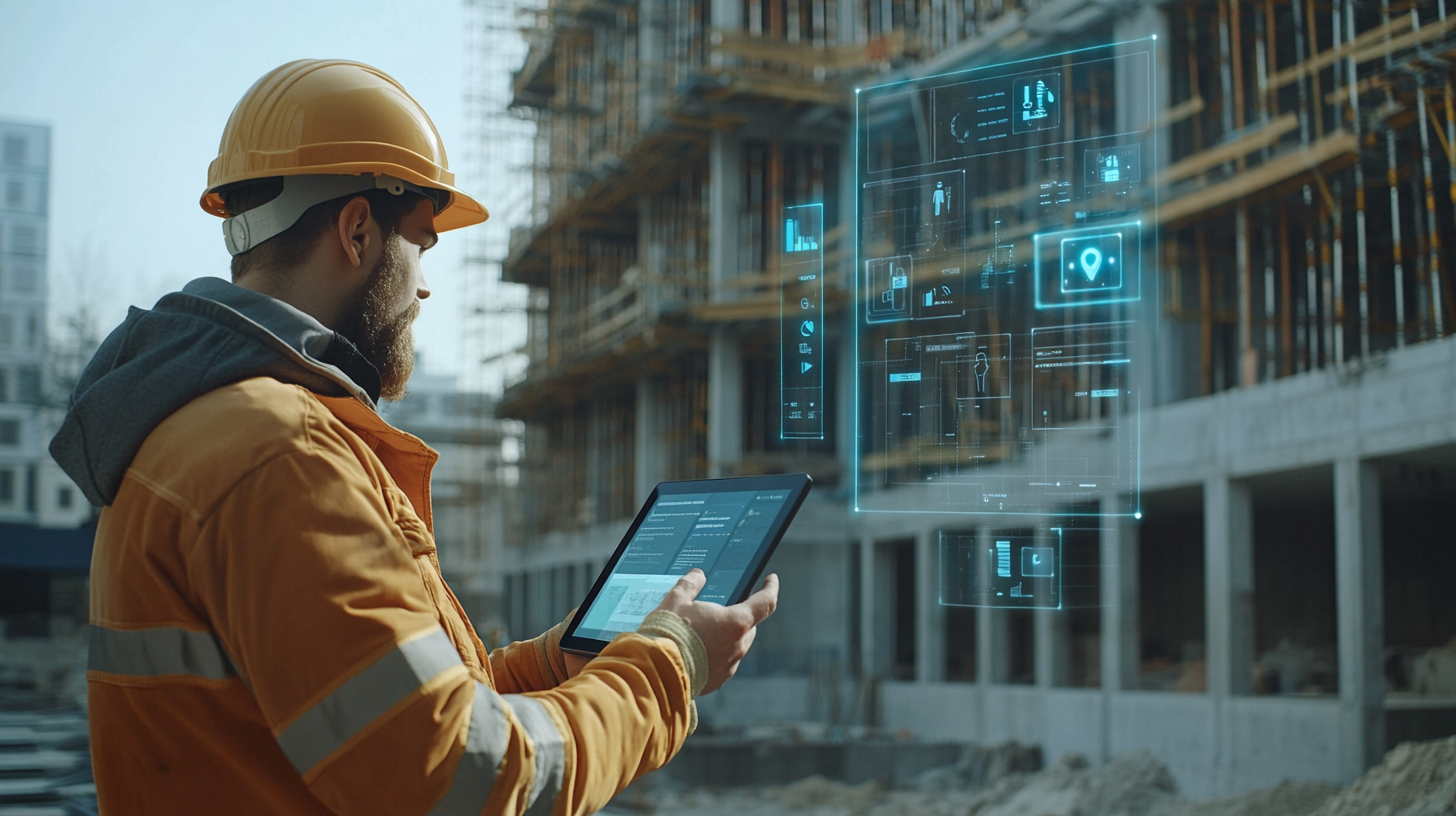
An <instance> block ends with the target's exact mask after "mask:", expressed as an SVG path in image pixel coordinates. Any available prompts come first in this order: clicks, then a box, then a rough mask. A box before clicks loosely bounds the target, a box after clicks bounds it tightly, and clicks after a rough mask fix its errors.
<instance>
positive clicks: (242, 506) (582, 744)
mask: <svg viewBox="0 0 1456 816" xmlns="http://www.w3.org/2000/svg"><path fill="white" fill-rule="evenodd" d="M311 445H312V447H311V449H309V450H306V451H295V452H291V453H287V454H283V455H280V456H279V457H277V458H276V459H274V460H272V461H270V462H268V463H266V464H264V465H262V466H260V467H258V468H257V469H255V470H254V471H253V472H252V473H251V474H249V475H248V476H247V477H246V478H244V479H243V480H242V481H241V482H240V483H239V484H238V485H237V486H236V487H234V488H233V489H232V490H231V491H230V492H229V494H228V495H227V496H226V497H225V498H224V499H223V500H221V501H220V502H219V504H218V506H217V507H215V508H213V509H212V510H211V511H210V512H207V513H206V514H205V516H204V517H202V518H197V519H195V521H196V522H197V524H198V525H199V535H198V539H197V544H196V546H195V548H194V551H193V552H192V553H191V554H190V557H189V563H188V572H189V576H188V577H189V581H190V583H191V585H192V587H193V588H194V590H195V592H196V593H197V596H198V598H197V602H198V603H199V604H200V605H201V606H202V607H204V609H205V611H206V613H207V615H208V616H209V618H210V619H211V621H212V623H213V626H214V627H215V630H216V632H217V634H218V636H219V638H220V640H221V641H222V643H223V645H224V647H225V648H226V649H227V651H228V654H229V656H230V657H231V658H232V659H233V661H234V663H235V664H236V668H237V670H238V673H239V674H240V676H241V677H242V678H243V679H244V682H246V683H247V684H248V686H249V688H250V689H251V690H252V692H253V695H254V697H255V698H256V700H257V703H258V705H259V707H260V709H261V711H262V715H263V718H264V719H265V721H266V723H267V725H268V727H269V728H270V729H271V730H272V732H273V735H274V737H275V739H276V741H277V744H278V746H279V748H280V749H281V751H282V753H283V754H284V756H286V758H287V760H288V762H289V763H290V764H291V765H292V767H293V769H294V771H295V772H297V773H298V774H299V775H300V776H301V778H302V780H303V782H304V783H305V784H306V785H307V786H308V787H309V789H310V790H311V791H312V792H313V793H314V795H315V796H317V797H318V798H319V799H320V800H321V801H322V802H324V803H325V804H326V805H327V806H328V807H330V808H331V809H333V810H334V811H335V812H337V813H339V814H362V813H371V814H372V813H401V814H424V813H432V814H435V813H438V814H457V813H458V814H480V813H488V814H523V813H529V814H543V815H544V814H556V815H557V816H569V815H570V814H580V813H588V812H592V811H595V810H597V809H599V808H601V807H602V806H604V805H605V804H606V803H607V801H608V800H609V799H610V798H611V797H612V796H614V795H615V794H616V793H617V792H618V791H620V790H621V789H622V788H623V787H625V786H626V785H627V784H628V783H629V782H631V781H632V780H633V779H634V778H636V777H637V776H639V775H641V774H642V773H645V772H647V771H650V770H654V769H656V768H658V767H661V766H662V765H663V764H665V763H666V762H667V761H668V760H669V759H670V758H671V757H672V756H673V755H674V754H675V753H676V752H677V750H678V749H679V748H680V747H681V745H682V742H683V739H684V738H685V737H686V735H687V733H688V727H689V716H690V707H691V694H692V690H691V688H690V681H689V675H688V673H687V667H686V664H685V663H684V659H683V656H682V653H681V652H680V651H679V650H678V648H677V647H676V645H675V643H674V641H672V640H669V639H664V638H658V637H647V636H643V635H636V634H632V635H623V636H621V637H620V638H618V640H616V641H614V642H613V643H612V644H611V646H610V647H609V648H608V649H607V650H606V651H604V652H603V653H602V655H601V656H600V657H599V658H598V659H597V660H594V661H593V662H592V667H591V670H590V671H586V672H583V673H582V674H581V675H580V676H578V677H577V678H575V679H573V680H571V681H569V682H567V683H565V684H562V685H560V686H558V687H556V688H555V689H552V690H550V691H542V692H535V693H530V694H518V693H507V694H500V693H498V692H497V691H496V690H495V689H493V688H491V687H490V686H489V685H488V684H487V683H485V682H482V680H483V675H472V673H471V672H470V670H468V669H467V668H466V666H465V665H464V663H463V661H462V659H461V656H460V654H459V652H458V651H457V647H456V646H455V645H454V644H452V642H451V641H450V639H449V637H448V636H447V635H446V634H445V631H444V630H443V629H442V628H441V624H440V620H439V618H438V617H437V612H436V607H435V604H434V603H433V601H432V599H431V597H430V596H429V591H430V590H429V589H428V586H427V582H426V581H425V580H423V577H422V573H421V570H422V569H427V568H429V567H428V564H427V563H426V562H427V561H428V559H427V558H420V557H417V555H418V554H417V553H414V552H412V549H411V545H410V543H409V541H410V537H409V536H407V535H405V534H404V528H403V527H402V526H401V525H407V524H408V523H409V522H413V523H415V524H418V521H417V520H415V519H413V517H410V518H406V519H401V518H397V517H396V514H395V512H394V511H393V510H392V509H391V507H390V505H389V503H388V502H386V501H385V499H384V497H383V496H382V495H381V494H380V492H379V490H378V489H377V488H376V487H374V485H373V483H372V482H371V480H370V478H369V473H368V472H367V471H366V470H365V465H364V464H363V463H362V462H361V461H360V459H359V458H357V457H356V455H355V453H354V451H353V450H352V449H351V448H350V446H349V445H348V443H347V442H346V441H345V440H344V439H343V438H342V437H336V436H331V435H328V434H318V433H316V434H315V435H314V438H313V440H312V442H311Z"/></svg>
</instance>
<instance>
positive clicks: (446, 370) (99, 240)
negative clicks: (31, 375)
mask: <svg viewBox="0 0 1456 816" xmlns="http://www.w3.org/2000/svg"><path fill="white" fill-rule="evenodd" d="M465 17H466V12H465V8H464V4H463V2H461V0H429V2H408V3H404V2H399V0H351V1H350V2H335V1H334V0H329V2H315V1H314V0H310V2H298V1H297V0H294V2H278V0H253V2H249V3H246V4H241V5H240V4H236V3H196V2H182V1H181V0H174V2H141V1H137V2H131V1H129V2H102V1H101V0H91V1H90V2H82V1H81V0H46V2H34V0H0V119H5V120H13V121H21V122H28V123H35V124H45V125H49V126H50V127H51V129H52V130H51V187H50V232H49V272H50V293H51V306H50V312H51V318H52V328H53V330H54V328H55V327H56V326H57V325H59V324H58V323H57V322H56V321H57V318H59V317H60V316H62V315H65V314H68V313H72V312H74V311H75V310H76V309H77V308H79V307H80V306H82V305H89V306H90V307H91V308H92V309H93V311H94V312H95V313H97V314H98V317H99V323H100V324H101V330H102V332H103V333H105V332H107V331H110V329H111V328H113V327H114V326H115V325H116V324H118V323H120V322H121V320H122V319H123V318H125V316H126V309H127V307H128V306H129V305H135V306H141V307H150V306H151V305H152V304H153V303H155V302H156V300H157V299H158V298H159V297H161V296H162V295H163V294H165V293H167V292H169V291H173V290H176V289H179V288H181V286H182V285H183V284H185V283H186V282H187V281H189V280H192V279H193V278H197V277H201V276H204V275H213V276H218V277H224V278H226V277H227V276H228V254H227V250H226V248H225V247H224V245H223V238H222V229H221V221H220V219H218V218H216V217H215V216H212V215H209V214H207V213H205V212H203V211H202V209H201V208H200V207H199V206H198V199H199V197H200V196H201V194H202V191H203V188H204V187H205V186H206V180H207V166H208V164H209V163H210V162H211V161H212V160H213V158H215V157H216V156H217V148H218V142H219V140H220V139H221V136H222V129H223V125H224V124H225V123H226V122H227V118H228V115H229V114H230V113H231V112H232V109H233V106H234V105H235V104H237V101H238V99H239V98H241V96H242V94H243V92H244V91H246V90H247V89H248V88H249V87H250V86H251V85H252V84H253V82H255V81H256V80H257V79H258V78H259V77H261V76H262V75H263V74H265V73H267V72H268V71H270V70H272V69H273V68H276V67H277V66H279V65H282V64H283V63H285V62H288V61H290V60H295V59H301V58H320V57H338V58H345V59H353V60H358V61H361V62H365V63H368V64H370V65H374V66H376V67H378V68H381V69H383V70H384V71H385V72H387V73H389V74H391V75H392V76H394V78H395V79H397V80H399V82H400V83H401V84H402V85H403V86H404V87H405V89H406V90H407V91H409V93H410V94H411V95H412V96H413V97H414V98H415V99H416V100H418V101H419V102H420V104H421V105H423V106H424V108H425V110H426V111H427V112H428V113H429V115H430V117H431V118H432V119H433V120H434V123H435V127H436V129H438V130H439V132H440V136H441V139H442V140H443V142H444V144H445V148H446V151H447V153H448V155H449V157H450V159H451V169H452V170H455V171H456V172H457V175H461V174H462V170H465V169H466V168H463V167H462V166H461V165H462V161H461V159H462V157H463V156H464V155H465V154H466V152H467V151H466V149H465V144H464V135H465V129H466V121H465V119H464V106H463V102H462V100H463V98H464V86H465V83H466V70H467V59H466V51H465V49H466V42H465V25H464V23H465ZM460 183H461V184H462V185H466V184H467V180H466V178H461V179H460ZM464 189H466V191H467V192H471V193H473V194H474V196H475V197H476V198H477V199H478V200H480V201H482V202H483V203H484V204H485V205H486V206H487V207H488V208H489V207H491V206H492V204H491V200H490V196H489V195H488V191H477V190H475V189H473V188H471V187H469V186H465V187H464ZM496 226H497V225H496V224H492V225H491V228H496ZM470 229H480V228H470ZM468 231H469V229H467V230H459V231H455V232H449V233H445V234H444V235H442V236H441V238H440V243H439V245H438V246H437V247H436V248H435V249H433V250H431V251H430V254H429V255H427V256H426V257H425V274H426V278H427V281H428V282H429V284H430V286H431V289H432V291H433V294H432V296H431V298H430V299H429V300H428V301H426V302H425V303H424V304H423V312H422V315H421V319H420V320H419V321H418V322H417V324H416V328H415V338H416V344H417V347H418V348H419V349H421V350H422V351H423V357H424V370H425V371H427V372H430V373H439V374H461V373H464V372H465V370H466V368H467V366H465V365H464V359H465V358H466V356H468V355H467V354H466V344H465V343H464V341H463V337H464V333H463V329H464V322H463V321H462V319H461V315H462V312H463V308H462V299H463V297H462V296H463V294H464V288H465V284H466V281H465V278H464V271H463V269H462V266H463V258H464V254H465V243H466V238H465V235H466V233H467V232H468ZM476 274H479V273H478V272H477V273H476ZM491 351H492V350H491V349H485V350H483V351H476V352H475V353H477V354H481V353H490V352H491Z"/></svg>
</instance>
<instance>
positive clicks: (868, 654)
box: [859, 536, 883, 678]
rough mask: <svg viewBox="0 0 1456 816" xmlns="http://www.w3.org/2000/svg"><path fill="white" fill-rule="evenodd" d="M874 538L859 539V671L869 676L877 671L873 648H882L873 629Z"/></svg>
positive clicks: (862, 675)
mask: <svg viewBox="0 0 1456 816" xmlns="http://www.w3.org/2000/svg"><path fill="white" fill-rule="evenodd" d="M876 579H877V576H876V574H875V540H874V539H873V538H870V537H869V536H865V537H864V538H861V539H860V541H859V673H860V677H865V678H867V677H869V676H870V675H872V674H876V673H877V672H878V664H877V663H876V661H875V650H876V649H877V648H883V644H879V643H876V642H875V640H876V638H875V630H876V628H877V624H878V622H879V621H878V620H877V618H876V617H875V582H876Z"/></svg>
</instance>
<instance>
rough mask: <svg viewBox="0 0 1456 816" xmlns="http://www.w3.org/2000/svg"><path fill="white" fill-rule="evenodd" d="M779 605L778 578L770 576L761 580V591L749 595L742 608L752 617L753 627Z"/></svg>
mask: <svg viewBox="0 0 1456 816" xmlns="http://www.w3.org/2000/svg"><path fill="white" fill-rule="evenodd" d="M778 605H779V577H778V576H777V575H770V576H769V577H767V578H765V579H763V589H760V590H759V591H757V592H755V593H753V594H752V595H749V596H748V597H747V598H745V599H744V601H743V607H744V608H745V609H747V610H748V613H749V614H750V615H752V616H753V625H754V626H757V625H758V624H760V623H763V622H764V621H765V620H766V619H767V618H768V616H769V615H772V614H773V613H774V610H775V609H777V608H778Z"/></svg>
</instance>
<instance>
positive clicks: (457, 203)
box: [198, 161, 490, 232]
mask: <svg viewBox="0 0 1456 816" xmlns="http://www.w3.org/2000/svg"><path fill="white" fill-rule="evenodd" d="M365 173H374V174H376V175H385V176H394V177H395V178H400V179H403V180H405V181H408V182H410V183H412V184H418V185H419V186H421V187H433V188H435V189H437V190H445V191H447V192H449V193H450V203H449V204H447V205H446V206H445V209H443V210H441V211H440V212H438V213H436V214H435V224H434V226H435V231H436V232H448V231H449V230H454V229H460V228H461V227H470V226H474V225H476V224H480V223H483V222H484V221H485V220H486V219H488V218H490V211H489V210H487V209H486V208H485V206H484V205H483V204H481V203H480V202H479V201H476V200H475V199H474V198H471V197H470V196H468V195H466V194H465V193H464V192H462V191H461V190H460V189H458V188H457V187H455V185H453V184H447V183H444V182H442V181H439V180H437V179H432V178H427V177H425V176H424V175H423V174H422V173H418V172H415V171H414V170H411V169H409V168H408V167H404V166H401V165H398V164H388V163H384V162H378V161H372V162H346V163H342V164H331V165H322V166H314V167H306V168H288V169H278V170H274V169H266V170H255V171H253V172H250V173H244V174H240V175H239V176H238V177H236V178H234V179H232V180H230V181H229V182H228V184H229V185H231V184H236V183H238V182H240V181H251V180H253V179H262V178H275V177H278V176H303V175H320V176H359V175H363V174H365ZM220 186H221V185H220ZM218 189H219V187H214V188H210V189H208V190H207V191H206V192H204V193H203V194H202V199H201V201H199V202H198V203H199V204H201V205H202V209H203V210H204V211H205V212H208V213H211V214H212V215H215V216H218V217H219V218H226V217H227V216H228V211H227V207H225V206H224V205H223V202H222V195H221V194H219V193H218Z"/></svg>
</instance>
